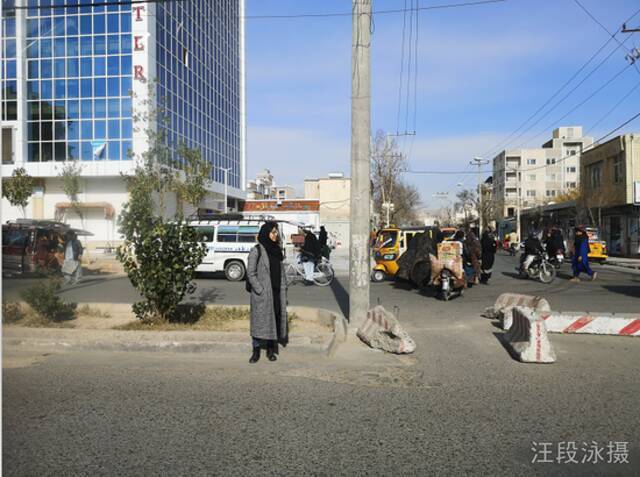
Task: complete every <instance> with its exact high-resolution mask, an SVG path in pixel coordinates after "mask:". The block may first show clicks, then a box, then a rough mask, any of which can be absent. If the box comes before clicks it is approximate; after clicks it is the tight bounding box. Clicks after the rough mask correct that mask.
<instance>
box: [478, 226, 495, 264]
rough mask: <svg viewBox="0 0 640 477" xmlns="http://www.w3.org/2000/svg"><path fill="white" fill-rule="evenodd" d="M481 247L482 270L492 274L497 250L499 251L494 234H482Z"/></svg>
mask: <svg viewBox="0 0 640 477" xmlns="http://www.w3.org/2000/svg"><path fill="white" fill-rule="evenodd" d="M480 245H481V247H482V270H484V271H485V272H489V273H490V272H491V269H492V268H493V262H494V261H495V258H496V250H498V244H497V243H496V238H495V237H494V236H493V234H490V233H487V232H485V233H484V234H482V240H481V241H480Z"/></svg>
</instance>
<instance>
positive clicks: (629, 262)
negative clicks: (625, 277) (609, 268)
mask: <svg viewBox="0 0 640 477" xmlns="http://www.w3.org/2000/svg"><path fill="white" fill-rule="evenodd" d="M604 263H605V265H613V266H616V267H624V268H631V269H635V270H640V259H638V258H623V257H608V258H607V260H606V261H605V262H604Z"/></svg>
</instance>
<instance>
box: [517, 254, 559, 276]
mask: <svg viewBox="0 0 640 477" xmlns="http://www.w3.org/2000/svg"><path fill="white" fill-rule="evenodd" d="M523 268H524V267H523V266H520V267H519V268H518V273H519V274H520V277H522V278H533V279H536V278H537V279H538V280H540V281H541V282H542V283H545V284H549V283H551V282H552V281H553V280H554V279H555V278H556V267H555V266H554V265H552V264H551V262H550V261H549V256H548V255H547V254H546V253H538V254H537V255H536V256H535V258H534V259H533V261H532V262H531V263H530V264H529V266H528V267H527V269H526V270H524V269H523Z"/></svg>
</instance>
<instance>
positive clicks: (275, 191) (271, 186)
mask: <svg viewBox="0 0 640 477" xmlns="http://www.w3.org/2000/svg"><path fill="white" fill-rule="evenodd" d="M247 198H248V199H250V200H261V199H276V200H278V199H279V200H285V199H295V198H296V192H295V189H294V188H293V187H291V186H277V185H276V182H275V180H274V179H273V174H271V171H270V170H269V169H265V170H263V171H261V172H258V174H256V178H255V179H252V180H250V181H248V182H247Z"/></svg>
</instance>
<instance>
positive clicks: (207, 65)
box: [123, 0, 241, 188]
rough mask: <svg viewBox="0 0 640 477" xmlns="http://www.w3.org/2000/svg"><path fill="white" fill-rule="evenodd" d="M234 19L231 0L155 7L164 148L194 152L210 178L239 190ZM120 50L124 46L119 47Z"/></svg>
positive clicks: (234, 3)
mask: <svg viewBox="0 0 640 477" xmlns="http://www.w3.org/2000/svg"><path fill="white" fill-rule="evenodd" d="M239 22H240V20H239V4H238V1H237V0H221V1H216V2H211V1H209V0H192V1H189V2H158V3H157V4H156V32H157V33H156V34H157V39H156V71H157V78H158V91H157V96H158V98H160V100H161V101H162V100H164V101H163V103H164V105H165V109H166V114H167V119H168V125H167V126H166V131H165V132H166V140H167V142H168V144H169V145H172V146H176V145H179V144H181V143H184V144H186V145H187V146H189V147H192V148H196V149H199V150H200V152H201V153H202V157H203V158H205V159H206V160H207V161H209V162H210V163H211V164H212V166H213V168H212V177H211V178H212V179H213V180H214V181H216V182H224V171H223V170H222V169H223V168H231V170H230V172H229V176H228V179H229V185H231V186H232V187H236V188H240V187H241V184H240V174H241V170H240V169H241V157H240V153H241V150H240V149H241V148H240V127H241V124H240V101H241V92H240V23H239ZM123 48H124V47H123Z"/></svg>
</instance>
